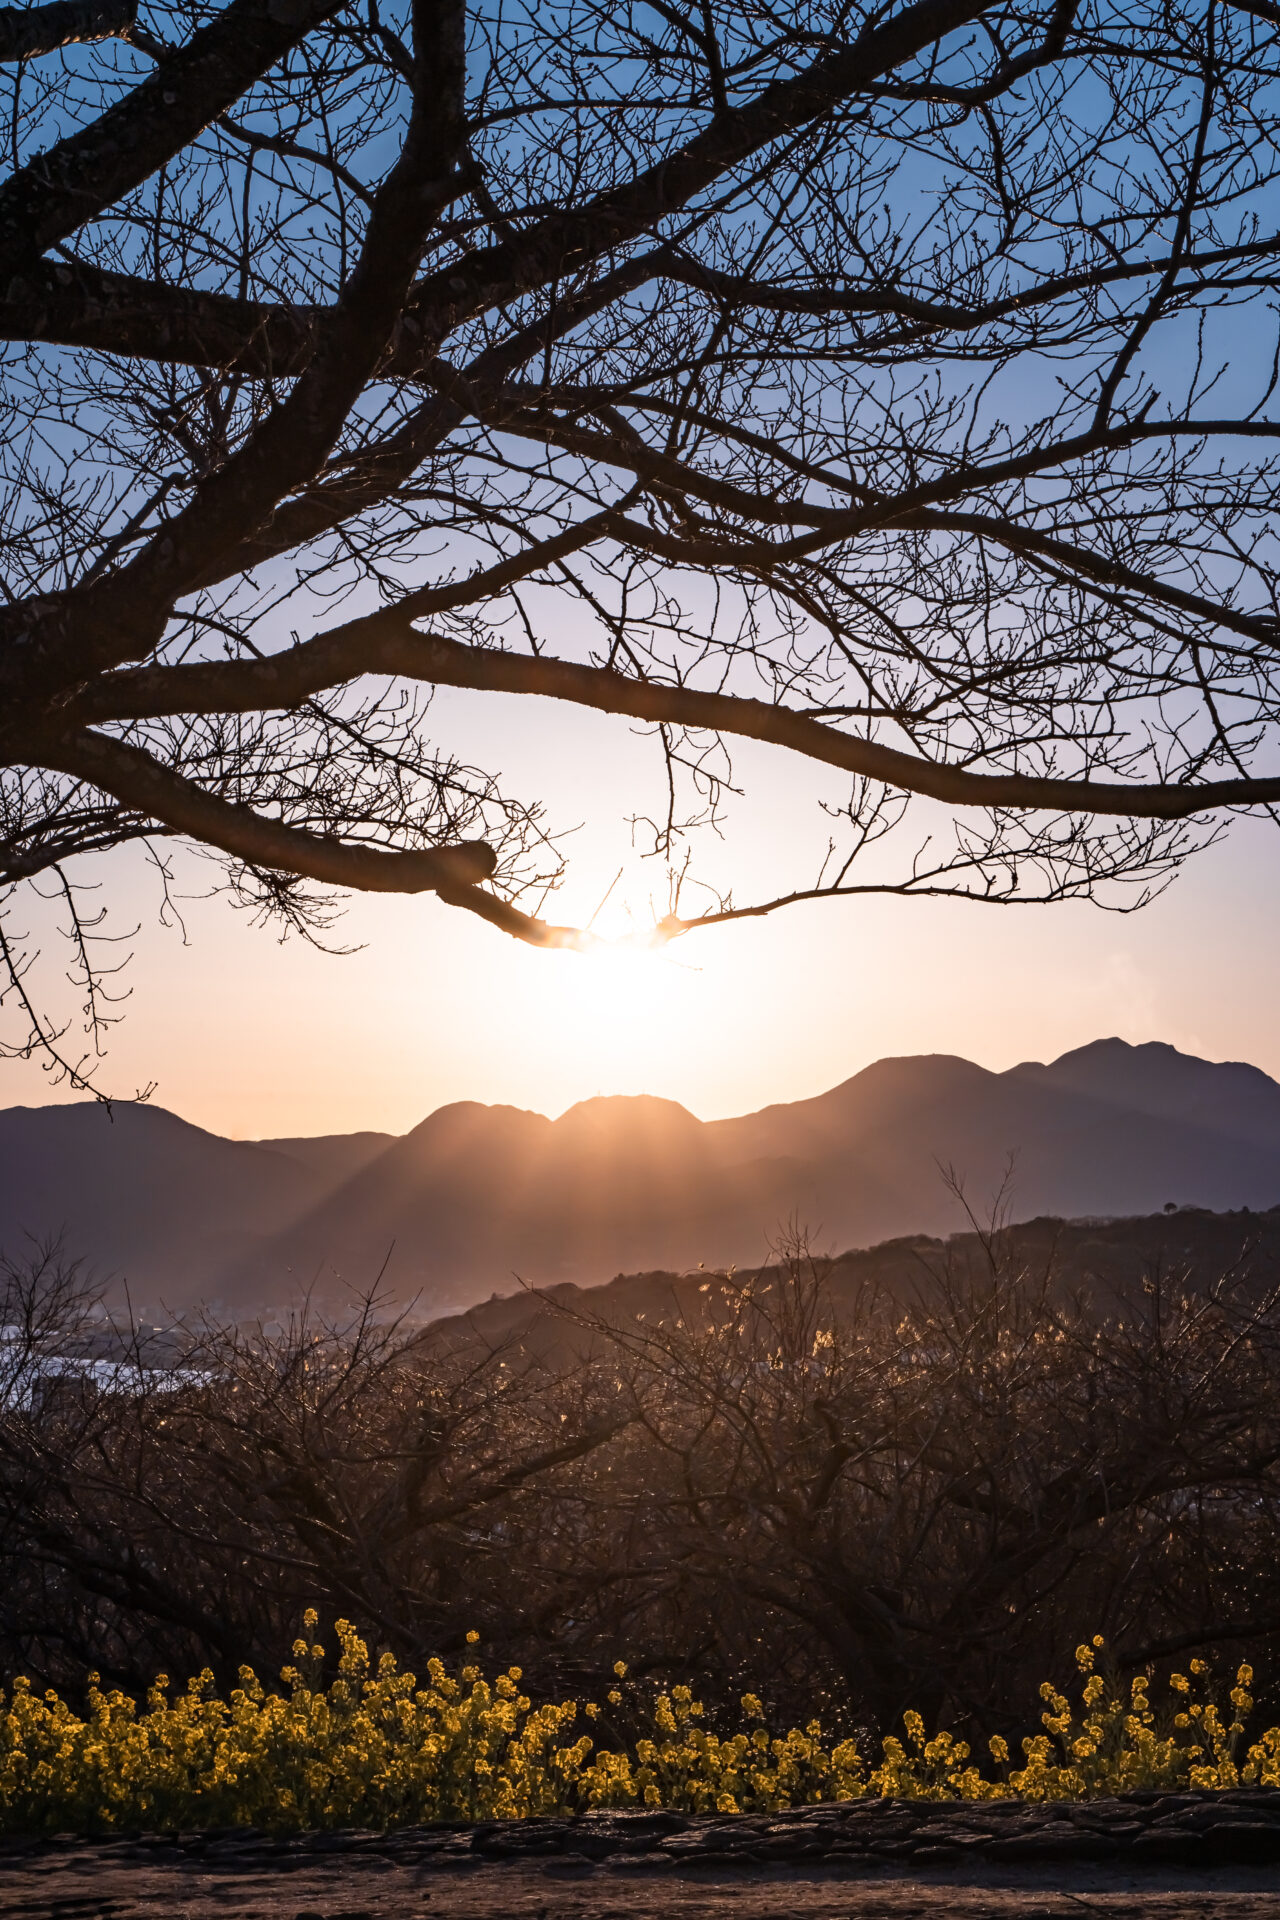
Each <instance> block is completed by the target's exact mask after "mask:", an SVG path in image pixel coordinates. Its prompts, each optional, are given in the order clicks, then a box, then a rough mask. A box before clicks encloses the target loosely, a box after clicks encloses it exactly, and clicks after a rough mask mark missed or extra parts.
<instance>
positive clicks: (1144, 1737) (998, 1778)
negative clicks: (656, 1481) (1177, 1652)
mask: <svg viewBox="0 0 1280 1920" xmlns="http://www.w3.org/2000/svg"><path fill="white" fill-rule="evenodd" d="M305 1625H306V1638H304V1639H299V1640H298V1641H296V1642H295V1644H294V1649H293V1654H294V1664H293V1665H291V1666H287V1667H285V1668H284V1669H283V1672H282V1676H281V1677H282V1679H283V1682H284V1686H285V1689H286V1690H285V1691H284V1692H280V1693H269V1692H267V1691H266V1689H265V1688H264V1687H263V1685H262V1683H261V1682H260V1681H259V1680H258V1678H257V1676H256V1675H255V1674H254V1673H253V1672H252V1670H251V1669H250V1668H248V1667H244V1668H242V1669H241V1672H240V1685H239V1686H238V1687H236V1688H234V1689H233V1690H232V1692H231V1695H230V1698H229V1699H222V1698H220V1697H219V1696H218V1695H217V1694H216V1693H215V1691H214V1687H213V1680H212V1676H211V1675H210V1674H209V1673H208V1672H205V1673H203V1674H200V1675H199V1676H198V1677H197V1678H195V1679H194V1680H192V1681H191V1682H190V1683H189V1684H188V1686H187V1687H186V1689H185V1691H184V1692H181V1693H177V1694H174V1693H171V1691H170V1689H169V1684H168V1680H167V1678H166V1676H164V1675H161V1676H159V1678H158V1679H157V1680H156V1683H155V1685H154V1686H153V1687H152V1688H151V1690H150V1692H149V1693H148V1695H147V1698H146V1701H145V1704H144V1705H143V1706H142V1707H139V1705H138V1703H137V1702H136V1701H134V1700H133V1699H132V1698H130V1697H129V1696H128V1695H127V1694H124V1693H120V1692H104V1691H103V1690H102V1689H101V1688H100V1686H99V1685H98V1683H97V1676H96V1675H95V1676H91V1684H90V1688H89V1693H88V1711H87V1714H86V1715H85V1716H84V1717H83V1718H81V1717H80V1716H78V1715H77V1714H75V1713H74V1712H73V1711H72V1710H71V1708H70V1707H69V1706H68V1705H67V1704H66V1702H65V1701H63V1700H62V1699H61V1698H60V1697H59V1696H58V1695H57V1694H56V1693H55V1692H53V1691H49V1692H47V1693H45V1694H44V1695H43V1696H40V1695H38V1694H37V1693H35V1691H34V1690H33V1689H32V1688H31V1686H30V1684H29V1683H28V1682H26V1681H23V1680H18V1681H16V1682H15V1684H14V1687H13V1690H12V1693H11V1694H10V1695H8V1696H5V1695H4V1694H3V1693H0V1825H3V1826H4V1827H5V1828H7V1829H9V1830H18V1831H60V1830H71V1829H74V1830H77V1831H81V1832H89V1833H93V1832H102V1831H110V1830H113V1829H121V1828H124V1829H129V1828H161V1829H164V1828H180V1827H195V1826H237V1825H246V1826H255V1827H262V1828H269V1829H273V1830H277V1831H278V1830H285V1831H289V1830H300V1829H304V1828H314V1827H352V1826H355V1827H389V1826H398V1825H404V1824H408V1823H419V1822H430V1821H470V1820H481V1819H486V1820H488V1819H524V1818H527V1817H529V1816H532V1815H537V1814H566V1813H578V1812H582V1811H584V1810H586V1809H588V1808H592V1807H633V1806H653V1807H659V1806H660V1807H672V1808H677V1809H680V1810H682V1811H688V1812H695V1813H697V1812H708V1811H720V1812H726V1813H735V1812H749V1811H763V1810H774V1809H779V1808H783V1807H790V1806H796V1805H800V1804H804V1803H808V1802H815V1801H831V1800H847V1799H857V1798H860V1797H862V1796H863V1795H867V1794H876V1795H879V1794H884V1795H894V1796H898V1797H901V1798H905V1799H926V1800H956V1799H962V1800H983V1799H995V1798H1001V1797H1006V1796H1009V1795H1018V1796H1021V1797H1023V1798H1025V1799H1028V1800H1055V1799H1079V1798H1087V1797H1090V1796H1093V1795H1098V1794H1111V1793H1118V1792H1124V1791H1126V1790H1127V1789H1130V1788H1137V1787H1159V1788H1177V1787H1187V1786H1190V1787H1200V1788H1221V1787H1233V1786H1237V1785H1240V1784H1241V1783H1245V1784H1249V1783H1255V1782H1256V1783H1259V1784H1264V1785H1268V1786H1277V1785H1280V1727H1272V1728H1270V1729H1269V1730H1267V1731H1266V1732H1264V1733H1262V1734H1261V1735H1260V1736H1259V1737H1258V1738H1257V1739H1256V1740H1255V1741H1254V1742H1253V1743H1252V1745H1250V1746H1249V1747H1248V1748H1247V1749H1244V1748H1243V1740H1244V1732H1245V1721H1246V1719H1247V1717H1248V1714H1249V1713H1250V1711H1251V1709H1252V1704H1253V1703H1252V1700H1251V1698H1250V1695H1249V1692H1248V1688H1249V1686H1250V1684H1251V1679H1252V1676H1251V1672H1250V1669H1249V1668H1248V1667H1247V1666H1242V1667H1241V1668H1240V1669H1239V1672H1238V1674H1237V1676H1236V1684H1235V1686H1234V1688H1233V1689H1232V1691H1231V1695H1230V1699H1231V1709H1232V1712H1231V1717H1230V1718H1229V1719H1228V1718H1226V1717H1225V1716H1224V1715H1223V1713H1222V1712H1220V1710H1219V1708H1218V1706H1217V1704H1216V1702H1215V1701H1214V1700H1213V1698H1212V1696H1211V1694H1210V1693H1209V1692H1208V1690H1207V1688H1206V1677H1207V1676H1206V1670H1205V1667H1204V1663H1203V1662H1201V1661H1196V1660H1193V1661H1192V1662H1191V1666H1190V1672H1189V1674H1173V1675H1172V1676H1171V1677H1170V1680H1169V1683H1168V1693H1169V1699H1168V1703H1167V1705H1166V1708H1165V1710H1164V1711H1163V1713H1162V1714H1160V1715H1157V1713H1156V1712H1155V1710H1154V1709H1153V1708H1152V1706H1151V1704H1150V1699H1149V1693H1150V1682H1149V1681H1148V1679H1147V1677H1146V1676H1145V1675H1139V1676H1138V1677H1137V1678H1136V1679H1134V1680H1133V1681H1131V1682H1130V1684H1129V1685H1128V1686H1127V1687H1122V1686H1121V1685H1120V1684H1119V1683H1118V1682H1117V1681H1116V1680H1114V1679H1107V1678H1104V1676H1103V1675H1102V1674H1101V1673H1099V1672H1098V1671H1096V1666H1097V1651H1096V1650H1097V1649H1100V1648H1101V1646H1102V1642H1101V1639H1100V1638H1098V1639H1095V1640H1094V1642H1093V1643H1092V1644H1091V1645H1088V1646H1081V1647H1079V1648H1077V1650H1076V1662H1077V1666H1078V1667H1079V1669H1080V1673H1079V1686H1078V1696H1079V1697H1078V1702H1077V1704H1076V1705H1073V1704H1072V1703H1071V1701H1070V1700H1069V1699H1068V1698H1067V1696H1066V1695H1065V1694H1063V1693H1061V1692H1059V1690H1058V1689H1057V1688H1056V1687H1054V1686H1052V1685H1050V1684H1048V1683H1046V1685H1045V1686H1044V1687H1043V1688H1042V1689H1041V1693H1042V1695H1043V1698H1044V1700H1045V1703H1046V1705H1045V1710H1044V1712H1043V1713H1042V1715H1041V1719H1042V1723H1043V1727H1044V1731H1043V1732H1042V1733H1039V1734H1036V1735H1033V1736H1030V1737H1028V1738H1027V1739H1025V1740H1024V1741H1023V1742H1022V1755H1023V1758H1022V1764H1021V1765H1020V1766H1018V1765H1013V1764H1011V1762H1010V1756H1009V1751H1008V1748H1007V1745H1006V1743H1005V1742H1004V1741H1003V1740H1001V1739H999V1738H996V1739H994V1740H992V1741H991V1743H990V1747H991V1757H992V1761H993V1763H994V1764H993V1771H992V1772H991V1773H989V1774H988V1773H984V1772H983V1771H982V1769H981V1768H980V1767H979V1766H978V1765H977V1764H976V1763H975V1762H974V1760H973V1758H972V1756H971V1753H970V1749H969V1747H968V1745H967V1744H966V1743H965V1742H964V1741H963V1740H957V1739H955V1738H954V1737H953V1736H952V1735H951V1734H949V1733H947V1732H939V1733H936V1734H934V1735H933V1736H932V1737H930V1736H929V1735H928V1734H927V1733H926V1730H925V1726H924V1723H923V1721H922V1720H921V1718H920V1716H919V1714H916V1713H908V1714H906V1715H905V1716H904V1725H905V1739H899V1738H897V1737H896V1736H889V1737H887V1738H886V1739H884V1740H883V1741H882V1743H881V1752H880V1758H879V1761H878V1762H877V1763H875V1764H872V1763H869V1762H868V1761H867V1759H866V1758H865V1757H864V1755H863V1753H862V1752H861V1750H860V1749H859V1746H858V1744H857V1742H856V1741H853V1740H843V1741H840V1742H837V1743H835V1744H831V1743H829V1742H828V1741H827V1740H826V1739H825V1738H824V1735H823V1731H822V1728H821V1726H820V1725H819V1723H818V1722H817V1721H816V1720H812V1721H810V1722H809V1724H808V1725H807V1726H805V1727H804V1728H803V1729H801V1728H797V1727H793V1728H792V1729H791V1730H790V1731H789V1732H788V1733H785V1734H782V1735H775V1734H772V1733H771V1732H770V1730H769V1728H768V1726H767V1724H766V1721H765V1717H764V1713H763V1709H762V1706H761V1703H760V1701H759V1699H758V1698H757V1697H756V1696H755V1695H754V1694H745V1695H744V1696H743V1698H742V1702H741V1713H742V1724H741V1726H740V1728H739V1729H738V1730H737V1731H735V1732H733V1733H731V1734H728V1735H727V1736H726V1737H724V1738H721V1737H720V1736H718V1735H717V1734H715V1733H714V1732H712V1731H711V1730H710V1729H709V1728H708V1727H707V1726H706V1725H705V1715H704V1710H703V1707H702V1705H701V1703H700V1702H699V1701H697V1700H695V1699H694V1698H693V1695H692V1692H691V1690H690V1689H689V1688H688V1687H680V1686H676V1687H672V1688H671V1689H670V1690H669V1691H667V1692H662V1693H659V1694H657V1695H656V1697H653V1698H650V1699H648V1700H647V1703H646V1704H645V1705H644V1706H643V1708H641V1705H640V1701H639V1692H640V1690H639V1689H637V1688H633V1687H630V1686H629V1683H627V1681H626V1667H625V1665H624V1664H623V1663H622V1662H621V1661H620V1662H619V1663H618V1665H617V1667H616V1669H615V1672H616V1674H617V1676H618V1681H619V1685H618V1686H617V1687H616V1688H614V1689H612V1690H611V1691H610V1692H609V1694H608V1696H607V1700H606V1702H605V1703H604V1705H601V1704H599V1703H597V1702H594V1701H588V1702H585V1703H584V1702H579V1701H576V1700H565V1701H558V1702H554V1703H548V1704H545V1705H542V1706H536V1707H535V1706H534V1705H533V1703H532V1702H531V1700H530V1699H529V1698H528V1696H527V1695H526V1694H523V1693H522V1692H521V1691H520V1680H521V1673H520V1669H519V1668H518V1667H512V1668H510V1669H509V1671H507V1672H506V1673H502V1674H499V1675H498V1676H497V1677H496V1678H495V1679H493V1680H489V1679H486V1678H485V1677H484V1675H483V1674H482V1673H481V1671H480V1669H479V1667H477V1666H473V1665H466V1666H463V1667H462V1668H461V1670H460V1671H459V1672H458V1673H457V1674H456V1675H455V1674H450V1673H449V1672H447V1671H446V1668H445V1666H444V1664H443V1663H442V1662H441V1661H440V1660H436V1659H433V1660H430V1661H429V1662H428V1663H427V1676H426V1683H425V1684H424V1685H420V1684H419V1682H418V1679H417V1676H416V1675H414V1674H412V1673H406V1672H401V1671H400V1670H399V1668H398V1667H397V1665H396V1662H395V1660H394V1659H393V1658H392V1656H391V1655H390V1654H383V1656H382V1657H381V1659H380V1660H379V1661H378V1663H377V1666H376V1668H372V1669H371V1667H370V1661H369V1653H368V1648H367V1647H366V1645H365V1643H364V1642H363V1641H362V1640H361V1639H360V1637H359V1636H358V1634H357V1633H356V1631H355V1629H354V1628H353V1627H352V1626H350V1625H349V1623H348V1622H346V1621H342V1620H340V1621H339V1622H338V1623H337V1635H338V1640H339V1645H340V1648H341V1658H340V1660H339V1666H338V1673H337V1677H336V1678H335V1679H333V1680H332V1681H331V1682H330V1684H329V1685H328V1686H325V1685H324V1683H323V1678H322V1669H323V1664H324V1657H325V1656H324V1649H323V1647H322V1646H321V1645H320V1644H319V1643H318V1642H317V1641H316V1639H315V1637H314V1634H315V1628H316V1625H317V1620H316V1615H315V1614H314V1612H309V1613H308V1614H307V1615H306V1618H305ZM469 1637H470V1639H471V1640H473V1641H474V1640H475V1639H476V1637H477V1636H475V1635H474V1634H473V1635H471V1636H469ZM624 1686H627V1687H628V1691H629V1692H630V1693H631V1694H632V1695H633V1696H635V1697H633V1698H632V1699H630V1700H628V1699H627V1697H626V1695H625V1694H624V1692H623V1687H624ZM624 1706H625V1707H626V1708H627V1709H628V1710H629V1712H630V1714H631V1715H632V1717H633V1718H634V1715H635V1713H636V1712H637V1711H641V1712H642V1714H643V1717H645V1718H646V1719H647V1722H648V1729H647V1732H646V1733H645V1734H644V1735H643V1736H642V1737H639V1738H636V1739H635V1740H634V1741H632V1742H630V1743H628V1742H627V1741H625V1740H623V1739H621V1738H620V1737H614V1739H613V1744H610V1713H611V1711H613V1712H616V1711H617V1710H618V1709H621V1708H623V1707H624Z"/></svg>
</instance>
